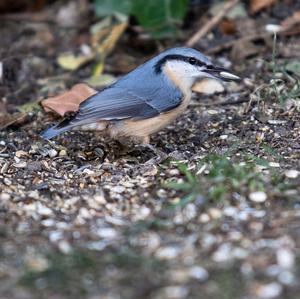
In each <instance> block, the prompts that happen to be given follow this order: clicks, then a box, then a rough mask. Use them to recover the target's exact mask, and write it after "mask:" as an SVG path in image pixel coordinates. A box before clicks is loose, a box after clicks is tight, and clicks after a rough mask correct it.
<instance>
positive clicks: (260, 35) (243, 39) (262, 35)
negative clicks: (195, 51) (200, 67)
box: [205, 32, 272, 55]
mask: <svg viewBox="0 0 300 299" xmlns="http://www.w3.org/2000/svg"><path fill="white" fill-rule="evenodd" d="M271 36H272V32H264V33H258V34H252V35H248V36H245V37H241V38H238V39H234V40H230V41H228V42H225V43H223V44H221V45H218V46H215V47H212V48H210V49H208V50H207V51H206V52H205V53H206V54H207V55H211V54H215V53H218V52H221V51H223V50H227V49H230V48H231V47H233V46H234V45H235V44H237V43H239V42H241V43H243V42H246V41H254V40H258V39H264V38H267V37H271Z"/></svg>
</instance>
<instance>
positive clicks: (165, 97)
mask: <svg viewBox="0 0 300 299" xmlns="http://www.w3.org/2000/svg"><path fill="white" fill-rule="evenodd" d="M167 89H168V88H167ZM181 101H182V95H181V93H180V92H179V93H177V94H176V93H174V92H171V91H170V90H169V91H168V90H166V89H164V88H161V89H160V88H157V89H153V88H151V89H147V88H141V89H136V88H135V89H134V90H133V89H127V88H124V87H118V86H115V85H113V86H111V87H109V88H107V89H104V90H103V91H101V92H99V93H98V94H96V95H94V96H92V97H90V98H89V99H87V100H86V101H84V102H83V103H81V105H80V107H79V112H78V113H77V115H76V116H75V117H74V118H73V119H72V121H71V122H72V124H76V123H77V124H85V123H92V122H95V121H99V120H122V119H146V118H151V117H155V116H157V115H159V114H160V113H163V112H167V111H169V110H172V109H173V108H176V107H177V106H179V105H180V103H181Z"/></svg>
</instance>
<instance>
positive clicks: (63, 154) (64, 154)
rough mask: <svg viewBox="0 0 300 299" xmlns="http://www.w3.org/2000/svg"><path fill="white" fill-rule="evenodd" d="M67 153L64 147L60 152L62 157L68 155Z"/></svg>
mask: <svg viewBox="0 0 300 299" xmlns="http://www.w3.org/2000/svg"><path fill="white" fill-rule="evenodd" d="M66 155H67V151H66V150H64V149H63V150H61V151H60V152H59V156H60V157H63V156H66Z"/></svg>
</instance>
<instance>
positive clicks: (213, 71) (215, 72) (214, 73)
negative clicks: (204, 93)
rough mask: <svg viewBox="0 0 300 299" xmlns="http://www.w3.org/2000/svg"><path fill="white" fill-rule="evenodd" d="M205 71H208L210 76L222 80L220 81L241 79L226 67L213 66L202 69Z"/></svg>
mask: <svg viewBox="0 0 300 299" xmlns="http://www.w3.org/2000/svg"><path fill="white" fill-rule="evenodd" d="M202 71H203V72H205V73H208V74H209V75H210V76H211V77H213V78H216V79H219V80H222V81H237V82H238V81H241V78H240V77H238V76H236V75H234V74H232V73H230V72H229V71H228V70H227V69H224V68H220V67H214V68H209V69H205V70H202Z"/></svg>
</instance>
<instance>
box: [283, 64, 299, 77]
mask: <svg viewBox="0 0 300 299" xmlns="http://www.w3.org/2000/svg"><path fill="white" fill-rule="evenodd" d="M285 69H286V70H287V71H290V72H293V73H294V74H296V75H298V76H299V77H300V61H299V60H292V61H290V62H289V63H288V64H287V65H286V66H285Z"/></svg>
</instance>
